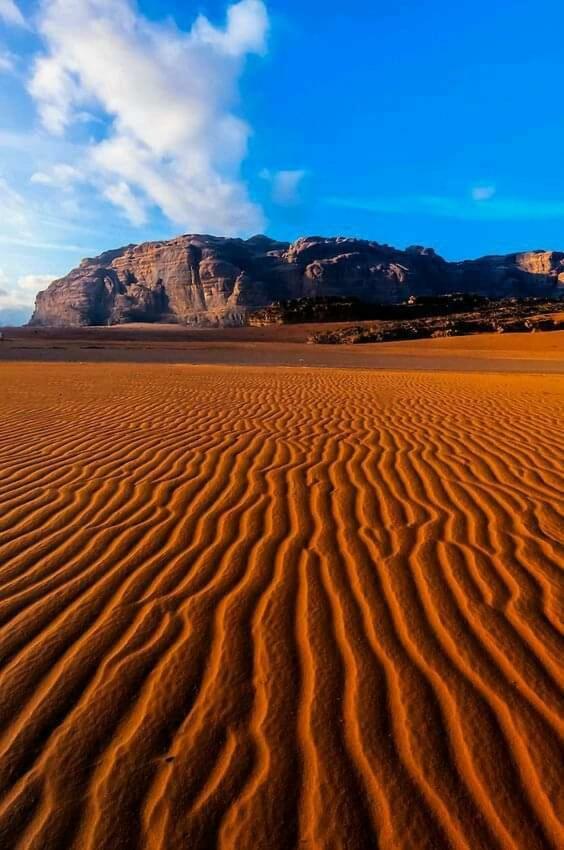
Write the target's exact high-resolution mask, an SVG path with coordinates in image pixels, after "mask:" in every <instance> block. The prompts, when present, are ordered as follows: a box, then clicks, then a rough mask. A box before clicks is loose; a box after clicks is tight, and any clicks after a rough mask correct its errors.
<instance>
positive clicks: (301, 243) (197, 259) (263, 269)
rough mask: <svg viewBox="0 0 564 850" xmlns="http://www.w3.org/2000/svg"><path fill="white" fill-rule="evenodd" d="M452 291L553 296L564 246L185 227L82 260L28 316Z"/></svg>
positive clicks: (166, 313) (163, 313)
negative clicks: (489, 249)
mask: <svg viewBox="0 0 564 850" xmlns="http://www.w3.org/2000/svg"><path fill="white" fill-rule="evenodd" d="M452 291H461V292H475V293H479V294H482V295H488V296H493V297H497V296H500V297H501V296H507V295H517V296H526V295H535V296H551V297H552V296H555V295H556V294H557V293H558V292H559V291H560V292H561V291H564V253H556V252H546V251H534V252H528V253H523V254H511V255H508V256H505V257H484V258H482V259H479V260H469V261H466V262H462V263H448V262H446V261H445V260H443V259H442V258H441V257H439V256H438V255H437V254H436V253H435V252H434V251H433V250H432V249H427V248H421V247H419V246H414V247H411V248H408V249H407V250H405V251H402V250H399V249H396V248H392V247H390V246H388V245H381V244H379V243H377V242H370V241H366V240H362V239H352V238H345V237H336V238H329V239H327V238H323V237H320V236H309V237H305V238H302V239H298V240H297V241H296V242H294V243H292V244H289V243H286V242H276V241H275V240H273V239H269V238H268V237H266V236H254V237H252V238H251V239H247V240H242V239H228V238H222V237H215V236H190V235H187V236H179V237H177V238H176V239H171V240H169V241H166V242H147V243H144V244H142V245H129V246H127V247H125V248H119V249H117V250H115V251H107V252H106V253H104V254H101V255H100V256H99V257H95V258H93V259H86V260H83V261H82V263H81V264H80V266H79V267H78V268H77V269H74V270H73V271H71V272H70V273H69V274H68V275H67V276H66V277H63V278H61V279H60V280H56V281H54V282H53V283H52V284H51V285H50V286H49V288H48V289H46V290H45V291H44V292H40V293H39V295H38V296H37V301H36V306H35V311H34V313H33V317H32V319H31V324H32V325H46V326H47V325H50V326H59V327H65V326H67V327H68V326H71V327H72V326H80V325H101V324H119V323H124V322H177V323H182V324H188V325H218V326H223V325H241V324H245V322H246V319H247V315H248V313H249V312H250V311H252V310H255V309H257V308H260V307H264V306H266V305H269V304H271V303H272V302H273V301H279V300H285V299H295V298H324V297H336V296H337V297H340V296H350V297H354V298H357V299H358V300H360V301H363V302H366V303H382V304H396V303H400V302H402V301H405V300H406V299H407V298H408V297H409V296H410V295H417V296H420V295H441V294H444V293H447V292H452Z"/></svg>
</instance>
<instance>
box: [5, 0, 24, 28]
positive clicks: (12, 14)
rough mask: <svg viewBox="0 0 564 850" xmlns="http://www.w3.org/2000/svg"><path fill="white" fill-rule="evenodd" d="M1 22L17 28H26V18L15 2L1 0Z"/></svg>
mask: <svg viewBox="0 0 564 850" xmlns="http://www.w3.org/2000/svg"><path fill="white" fill-rule="evenodd" d="M0 20H3V21H5V22H6V23H7V24H13V25H14V26H17V27H25V26H26V22H25V20H24V17H23V15H22V13H21V12H20V10H19V9H18V7H17V6H16V4H15V3H14V0H0Z"/></svg>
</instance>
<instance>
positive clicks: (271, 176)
mask: <svg viewBox="0 0 564 850" xmlns="http://www.w3.org/2000/svg"><path fill="white" fill-rule="evenodd" d="M306 174H307V172H306V171H304V170H303V169H295V170H282V171H274V172H273V171H270V170H269V169H268V168H263V170H262V171H261V173H260V177H262V179H263V180H266V181H268V182H269V183H270V184H271V187H272V188H271V194H272V200H273V201H274V203H275V204H281V205H282V206H288V205H290V204H296V203H297V202H298V201H299V190H300V187H301V184H302V181H303V179H304V177H305V176H306Z"/></svg>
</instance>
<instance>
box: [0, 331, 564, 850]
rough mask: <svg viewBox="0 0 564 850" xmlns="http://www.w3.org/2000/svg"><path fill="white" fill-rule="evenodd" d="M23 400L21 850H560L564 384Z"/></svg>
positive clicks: (11, 714) (388, 384) (11, 385)
mask: <svg viewBox="0 0 564 850" xmlns="http://www.w3.org/2000/svg"><path fill="white" fill-rule="evenodd" d="M551 344H552V341H551ZM0 380H1V398H2V418H1V422H0V847H1V848H2V850H6V849H7V848H10V850H11V848H18V850H22V849H23V848H25V850H62V848H65V850H66V848H73V850H79V849H80V850H130V848H131V850H140V849H141V848H143V850H208V848H217V850H372V849H373V848H374V850H376V848H378V850H423V848H425V850H431V848H432V849H433V850H443V848H454V849H455V850H559V848H562V846H563V842H564V831H563V826H562V823H563V821H562V819H563V817H564V799H563V793H564V758H563V755H564V751H563V747H562V742H563V731H564V728H563V727H564V699H563V692H562V682H563V664H564V662H563V659H564V641H563V635H562V622H563V613H564V584H563V574H562V565H563V561H564V551H563V547H562V542H563V540H562V530H563V516H562V514H563V509H564V502H563V486H562V485H563V470H564V464H563V460H564V439H563V429H562V422H563V416H562V414H563V405H562V401H563V395H564V394H563V378H562V377H561V376H559V375H556V374H553V375H548V374H547V375H543V374H534V375H533V374H493V373H491V374H478V373H477V372H475V373H472V372H466V373H455V372H450V373H448V372H443V373H436V374H433V373H426V372H401V371H394V372H391V371H390V372H385V371H384V372H369V371H365V370H362V369H356V370H352V369H351V370H339V369H323V368H319V369H298V368H286V367H272V368H268V369H266V368H264V369H261V368H257V367H252V366H248V367H241V368H230V367H228V366H193V365H182V364H181V365H164V364H155V363H146V362H145V363H136V364H131V363H129V364H128V363H97V364H96V363H88V364H80V363H45V362H44V363H41V364H34V363H3V364H1V367H0Z"/></svg>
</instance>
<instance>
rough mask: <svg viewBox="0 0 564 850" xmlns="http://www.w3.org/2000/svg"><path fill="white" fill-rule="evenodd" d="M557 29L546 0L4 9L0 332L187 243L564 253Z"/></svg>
mask: <svg viewBox="0 0 564 850" xmlns="http://www.w3.org/2000/svg"><path fill="white" fill-rule="evenodd" d="M563 25H564V7H562V6H561V4H557V3H552V2H545V0H540V2H537V3H536V4H534V6H533V4H531V3H530V0H529V2H522V0H511V2H508V0H496V2H495V3H492V2H491V0H490V2H487V3H486V2H483V0H474V2H472V3H470V2H467V3H465V2H463V3H458V4H455V3H452V2H443V0H434V2H430V3H425V4H422V3H421V2H415V0H406V1H405V2H403V3H401V4H399V3H398V4H388V3H386V4H385V3H378V2H358V0H349V2H348V3H347V4H333V3H331V2H328V0H325V2H321V0H305V2H304V0H300V2H297V0H284V2H282V0H264V2H262V0H241V2H238V3H235V4H232V5H229V4H228V3H225V2H219V0H209V2H205V0H202V2H191V0H184V1H183V2H180V1H179V0H140V1H139V2H138V3H133V2H132V0H41V2H38V0H0V211H1V215H0V319H1V318H2V316H3V317H4V318H6V316H7V315H8V311H10V315H14V316H15V315H16V313H17V314H18V316H20V315H21V316H24V315H25V314H27V313H28V312H29V309H30V305H31V304H32V302H33V297H34V295H35V292H36V291H37V289H38V288H43V287H44V286H45V284H46V283H47V282H48V281H49V280H51V279H52V278H54V277H57V276H60V275H62V274H64V273H66V272H67V271H68V270H69V269H70V268H71V267H73V266H75V265H76V264H77V263H78V262H79V261H80V259H81V258H82V257H84V256H91V255H93V254H96V253H99V252H100V251H102V250H105V249H107V248H110V247H116V246H119V245H121V244H127V243H129V242H139V241H143V240H145V239H154V238H165V237H168V236H172V235H174V234H175V233H179V232H202V231H205V232H212V233H218V234H228V233H231V234H236V235H243V236H245V235H251V234H252V233H255V232H259V231H264V232H267V233H269V234H270V235H272V236H275V237H278V238H284V239H293V238H295V237H296V236H298V235H304V234H311V233H321V234H327V235H334V234H356V235H360V236H364V237H367V238H373V239H377V240H379V241H382V242H389V243H392V244H395V245H398V246H400V247H402V246H406V245H409V244H413V243H418V244H425V245H432V246H433V247H435V248H436V249H437V250H438V251H439V252H440V253H442V254H443V255H444V256H446V257H447V258H449V259H457V258H462V257H474V256H479V255H482V254H486V253H497V252H509V251H511V250H517V249H531V248H560V249H562V248H564V171H563V168H562V152H561V151H562V146H563V145H562V138H563V129H564V112H562V110H561V109H560V106H559V103H560V91H561V83H562V79H563V76H564V74H563V70H564V58H562V56H561V52H560V51H559V50H558V46H557V41H558V38H557V34H558V33H559V32H560V30H561V29H562V27H563ZM555 45H556V46H555ZM2 311H3V312H2Z"/></svg>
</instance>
